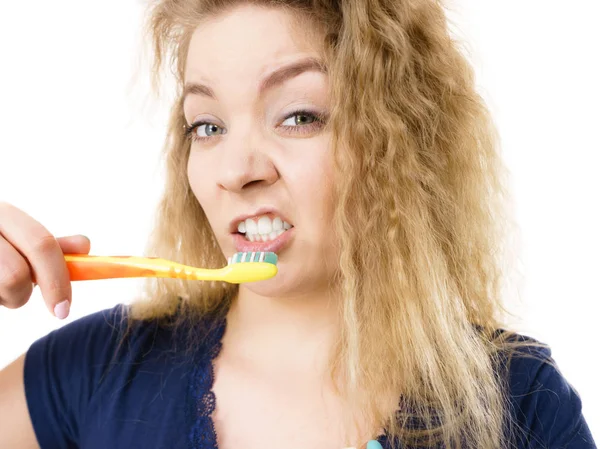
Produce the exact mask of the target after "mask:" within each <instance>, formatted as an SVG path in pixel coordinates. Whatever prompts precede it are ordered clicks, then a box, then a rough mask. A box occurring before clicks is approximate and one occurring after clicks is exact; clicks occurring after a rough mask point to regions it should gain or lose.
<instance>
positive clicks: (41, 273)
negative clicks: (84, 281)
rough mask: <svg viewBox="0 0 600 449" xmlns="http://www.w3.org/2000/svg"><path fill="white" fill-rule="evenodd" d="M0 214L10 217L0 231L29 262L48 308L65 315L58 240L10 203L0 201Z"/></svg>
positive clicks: (65, 276) (65, 282)
mask: <svg viewBox="0 0 600 449" xmlns="http://www.w3.org/2000/svg"><path fill="white" fill-rule="evenodd" d="M0 216H2V217H10V218H9V219H8V220H3V221H0V234H1V235H2V236H3V237H4V239H5V240H6V241H8V243H10V244H11V245H12V246H13V247H14V248H15V249H16V250H17V251H18V252H19V253H21V254H22V255H23V256H24V257H25V259H26V261H27V262H28V263H29V266H30V267H31V271H32V274H33V276H34V277H35V279H36V282H37V284H38V285H39V287H40V290H41V291H42V296H43V298H44V302H45V303H46V306H47V307H48V310H50V312H51V313H53V314H54V315H56V316H57V317H59V318H65V317H66V315H68V311H69V307H70V304H71V282H70V278H69V271H68V269H67V264H66V262H65V258H64V255H63V252H62V250H61V247H60V245H59V244H58V241H57V240H56V239H55V238H54V236H53V235H52V234H50V232H48V230H47V229H46V228H45V227H44V226H42V225H41V224H40V223H38V222H37V221H36V220H34V219H33V218H32V217H30V216H29V215H27V214H26V213H25V212H23V211H21V210H20V209H17V208H16V207H14V206H12V205H9V204H1V205H0ZM59 304H60V306H59V307H57V306H58V305H59ZM55 309H56V310H55Z"/></svg>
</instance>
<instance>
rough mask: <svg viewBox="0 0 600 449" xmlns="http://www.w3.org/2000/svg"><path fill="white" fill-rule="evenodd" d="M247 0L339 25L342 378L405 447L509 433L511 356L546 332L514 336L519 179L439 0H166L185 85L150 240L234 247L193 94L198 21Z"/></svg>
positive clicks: (153, 14)
mask: <svg viewBox="0 0 600 449" xmlns="http://www.w3.org/2000/svg"><path fill="white" fill-rule="evenodd" d="M241 3H251V4H254V5H260V6H265V7H270V8H285V9H286V10H288V11H290V12H293V16H294V17H297V18H298V20H299V21H302V20H308V21H310V23H311V24H313V26H314V27H315V29H318V30H319V32H320V33H322V34H321V36H322V38H323V39H324V41H323V43H324V48H325V50H324V55H323V60H324V61H325V63H326V66H327V73H328V82H329V84H330V95H331V114H330V118H329V123H328V126H330V127H331V130H332V135H333V151H334V159H335V176H336V179H335V183H334V190H335V192H334V193H335V198H336V209H335V219H334V223H333V232H334V235H335V236H336V237H337V238H338V239H339V242H340V248H341V250H340V260H339V275H338V278H337V279H335V282H336V283H337V285H339V286H340V289H341V292H342V294H343V298H344V300H343V301H341V304H340V310H339V314H340V317H341V322H342V323H343V324H342V328H341V334H340V335H339V344H338V348H337V350H336V351H335V356H334V358H333V360H332V361H331V374H332V377H333V378H334V379H343V381H341V382H338V387H339V390H338V392H339V394H340V395H341V397H342V398H344V399H345V400H347V401H348V403H350V404H353V405H355V406H356V405H359V406H360V407H361V408H362V410H364V413H365V416H366V417H368V419H370V420H372V422H374V423H377V424H380V425H381V426H382V427H385V428H386V431H387V432H388V436H389V437H391V438H393V439H395V440H396V441H401V442H402V444H403V445H404V446H405V447H413V446H419V447H423V446H427V447H429V446H433V445H435V444H438V443H440V442H441V443H443V444H444V445H445V447H449V448H450V447H478V448H481V449H492V448H500V447H509V446H511V439H510V434H507V432H506V431H505V430H506V427H505V425H506V424H507V423H508V422H510V413H509V411H508V392H507V384H506V378H507V375H506V373H507V369H508V364H507V362H506V361H507V360H509V359H510V357H506V355H507V354H509V355H510V354H512V353H514V351H515V350H516V349H517V347H518V346H519V345H527V344H531V343H525V342H515V341H513V340H512V339H511V338H510V337H511V336H512V335H514V334H515V332H514V331H509V330H508V327H509V326H508V325H507V324H506V322H505V321H504V320H506V317H507V316H508V315H510V313H509V312H508V311H507V310H506V309H505V307H504V306H503V300H502V284H503V279H504V274H505V270H506V267H508V266H510V264H509V263H507V261H509V260H510V258H509V256H510V255H511V254H513V253H511V252H510V250H512V248H510V247H509V246H508V245H507V242H508V241H509V237H510V235H511V233H510V231H511V230H515V226H514V223H513V221H512V220H511V218H510V216H509V213H508V211H509V207H508V204H509V195H508V189H507V179H508V177H507V171H506V169H505V168H504V166H503V164H502V161H501V158H500V155H499V149H498V147H499V145H498V142H499V138H498V135H497V131H496V129H495V127H494V124H493V122H492V119H491V117H490V113H489V111H488V109H487V108H486V105H485V103H484V101H483V99H482V98H481V96H480V95H479V94H478V93H477V91H476V88H475V83H474V73H473V69H472V67H471V66H470V65H469V63H468V62H467V60H466V58H465V57H464V56H463V54H462V53H461V52H460V46H459V43H458V42H457V41H455V40H453V38H452V37H451V36H450V33H449V31H448V24H447V18H446V15H445V13H444V8H443V5H442V3H441V2H440V1H438V0H343V1H342V0H338V1H336V0H287V1H286V0H276V1H273V0H271V1H268V0H264V1H239V0H154V1H152V2H151V4H150V7H149V9H148V12H149V15H148V17H147V28H146V31H147V32H148V34H149V36H150V40H149V42H150V43H151V47H152V54H153V58H154V59H153V65H152V77H153V85H154V88H155V89H156V91H157V92H158V91H159V85H160V80H161V73H162V69H163V68H164V67H165V66H167V67H168V68H170V69H171V73H172V75H173V76H174V78H175V81H176V86H177V92H176V100H175V102H174V104H173V106H172V109H171V115H170V121H169V125H168V134H167V139H166V142H165V148H164V156H165V163H166V186H165V191H164V194H163V196H162V199H161V201H160V204H159V207H158V210H157V215H156V224H155V228H154V231H153V233H152V235H151V238H150V240H149V245H148V248H147V252H148V253H149V254H151V255H154V256H159V257H164V258H168V259H171V260H176V261H179V262H181V263H185V264H189V265H194V266H202V267H219V266H222V265H223V264H225V262H226V260H225V256H224V255H223V254H222V252H221V251H220V249H219V246H218V244H217V242H216V239H215V236H214V234H213V231H212V229H211V227H210V225H209V222H208V220H207V218H206V216H205V214H204V212H203V210H202V207H201V205H200V204H199V203H198V201H197V199H196V198H195V196H194V194H193V192H192V190H191V188H190V185H189V183H188V179H187V174H186V166H187V160H188V156H189V151H190V142H189V140H188V139H186V138H185V136H184V132H183V129H184V126H185V124H186V123H185V119H184V114H183V98H182V93H183V86H184V73H185V70H184V69H185V61H186V56H187V49H188V46H189V42H190V38H191V35H192V32H193V31H194V30H195V29H196V27H197V26H198V24H199V23H200V22H201V21H202V20H203V19H205V18H206V17H210V16H211V15H216V14H222V13H223V12H224V11H227V10H228V9H230V8H233V7H235V6H237V5H239V4H241ZM348 86H352V88H349V87H348ZM357 180H360V182H357ZM237 289H238V287H237V286H235V285H230V284H225V283H218V282H213V283H192V282H185V281H178V280H173V279H150V280H148V282H147V284H146V287H145V293H144V297H143V298H141V299H140V300H138V301H134V302H133V303H132V304H131V315H130V318H131V319H132V320H147V319H157V318H164V317H171V316H175V315H180V316H181V317H184V319H185V320H188V321H189V320H192V321H193V320H196V319H202V318H203V317H206V316H207V314H209V313H214V312H217V313H225V311H226V310H227V307H228V305H229V304H230V302H231V301H232V300H233V298H235V295H236V293H237ZM176 311H181V312H182V313H181V314H176ZM182 319H183V318H182ZM499 329H504V330H506V332H497V331H498V330H499ZM396 398H401V399H399V400H396ZM348 419H350V418H348ZM348 443H349V445H356V442H348Z"/></svg>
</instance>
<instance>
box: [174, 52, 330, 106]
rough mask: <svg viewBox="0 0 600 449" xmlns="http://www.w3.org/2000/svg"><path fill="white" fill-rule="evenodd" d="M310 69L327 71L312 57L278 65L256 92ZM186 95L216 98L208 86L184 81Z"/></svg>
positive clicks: (261, 92) (262, 91)
mask: <svg viewBox="0 0 600 449" xmlns="http://www.w3.org/2000/svg"><path fill="white" fill-rule="evenodd" d="M311 71H312V72H319V73H327V69H326V68H325V65H324V64H323V62H321V60H319V59H317V58H312V57H311V58H305V59H301V60H299V61H295V62H293V63H291V64H288V65H284V66H283V67H279V68H278V69H277V70H274V71H273V72H271V73H269V74H268V75H266V76H265V77H264V78H263V79H262V80H261V82H260V84H259V86H258V92H259V94H260V95H262V94H263V93H264V92H265V91H267V90H269V89H272V88H274V87H275V86H279V85H281V84H283V83H284V82H286V81H287V80H289V79H291V78H294V77H296V76H298V75H300V74H302V73H304V72H311ZM188 95H201V96H204V97H209V98H212V99H216V95H215V93H214V91H213V90H212V89H211V88H210V87H208V86H205V85H204V84H199V83H186V85H185V87H184V89H183V98H184V100H185V98H186V97H187V96H188Z"/></svg>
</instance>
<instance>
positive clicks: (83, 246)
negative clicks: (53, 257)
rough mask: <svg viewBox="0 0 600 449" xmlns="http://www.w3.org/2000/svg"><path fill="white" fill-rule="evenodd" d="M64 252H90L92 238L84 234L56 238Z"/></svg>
mask: <svg viewBox="0 0 600 449" xmlns="http://www.w3.org/2000/svg"><path fill="white" fill-rule="evenodd" d="M56 241H57V242H58V244H59V246H60V249H61V250H62V252H63V253H64V254H88V253H89V252H90V246H91V243H90V239H88V238H87V237H86V236H84V235H70V236H68V237H59V238H57V239H56Z"/></svg>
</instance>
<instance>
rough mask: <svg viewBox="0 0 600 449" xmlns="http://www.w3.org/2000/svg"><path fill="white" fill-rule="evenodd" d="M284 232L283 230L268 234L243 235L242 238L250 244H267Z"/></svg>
mask: <svg viewBox="0 0 600 449" xmlns="http://www.w3.org/2000/svg"><path fill="white" fill-rule="evenodd" d="M284 232H285V229H280V230H279V231H272V232H271V233H270V234H250V235H248V234H244V237H245V238H246V240H248V241H250V242H268V241H270V240H275V239H276V238H277V237H279V236H280V235H281V234H283V233H284Z"/></svg>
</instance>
